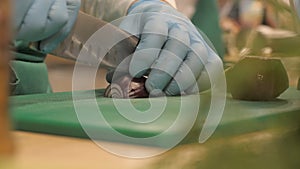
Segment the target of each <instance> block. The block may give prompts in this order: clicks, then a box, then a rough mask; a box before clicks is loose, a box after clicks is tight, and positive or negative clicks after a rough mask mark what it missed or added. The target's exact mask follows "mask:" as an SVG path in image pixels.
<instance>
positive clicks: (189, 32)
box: [120, 0, 223, 95]
mask: <svg viewBox="0 0 300 169" xmlns="http://www.w3.org/2000/svg"><path fill="white" fill-rule="evenodd" d="M128 12H129V13H128V16H127V17H125V19H124V20H123V21H122V23H121V24H120V28H121V29H123V30H125V31H127V32H129V33H131V34H133V35H136V36H138V37H139V38H140V41H139V44H138V46H137V49H136V51H135V53H134V54H133V56H132V58H131V61H130V64H129V73H130V75H131V76H133V77H141V76H143V75H148V79H147V81H146V88H147V90H148V92H149V93H151V94H152V95H161V94H162V93H164V94H166V95H179V94H181V93H191V92H195V91H194V89H195V86H196V84H197V81H198V86H199V87H200V89H199V90H205V89H208V88H209V87H210V80H209V79H210V78H209V77H210V76H215V75H218V74H220V72H221V71H222V70H223V67H222V61H221V59H220V58H219V57H218V55H217V54H216V52H215V51H214V49H213V47H212V45H211V43H210V42H208V41H207V38H206V37H204V36H205V35H204V36H203V34H201V33H200V32H199V31H198V30H197V28H196V27H195V26H194V25H193V24H192V22H191V21H190V20H189V19H188V18H187V17H185V16H184V15H183V14H181V13H179V12H178V11H177V10H176V9H175V8H173V7H172V6H170V5H168V4H166V3H164V2H161V1H159V0H140V1H137V2H136V3H134V4H133V5H132V6H131V8H129V11H128ZM207 72H212V73H211V74H210V75H208V73H207Z"/></svg>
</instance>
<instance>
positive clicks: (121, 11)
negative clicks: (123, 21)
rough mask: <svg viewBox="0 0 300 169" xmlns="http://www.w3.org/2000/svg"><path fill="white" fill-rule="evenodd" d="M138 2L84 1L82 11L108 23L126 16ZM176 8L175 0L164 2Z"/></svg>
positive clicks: (115, 0)
mask: <svg viewBox="0 0 300 169" xmlns="http://www.w3.org/2000/svg"><path fill="white" fill-rule="evenodd" d="M136 1H137V0H82V6H81V10H82V11H83V12H85V13H87V14H89V15H93V16H95V17H97V18H100V19H103V20H105V21H107V22H110V21H113V20H115V19H118V18H120V17H123V16H126V15H127V11H128V9H129V8H130V6H131V5H132V4H134V3H135V2H136ZM163 1H165V2H167V3H169V4H170V5H171V6H173V7H175V8H176V2H175V0H163Z"/></svg>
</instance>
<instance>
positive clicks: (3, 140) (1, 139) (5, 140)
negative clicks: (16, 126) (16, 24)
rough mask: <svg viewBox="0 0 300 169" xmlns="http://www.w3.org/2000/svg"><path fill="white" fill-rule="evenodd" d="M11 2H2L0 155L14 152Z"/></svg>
mask: <svg viewBox="0 0 300 169" xmlns="http://www.w3.org/2000/svg"><path fill="white" fill-rule="evenodd" d="M9 2H10V0H1V1H0V37H1V38H0V155H8V154H10V153H11V152H12V141H11V140H10V136H9V133H8V129H9V123H8V114H7V105H8V100H7V98H8V97H7V96H8V60H9V52H8V44H9V40H10V36H9V32H10V28H9V24H10V23H9V20H10V19H9V18H10V11H9V9H10V7H9Z"/></svg>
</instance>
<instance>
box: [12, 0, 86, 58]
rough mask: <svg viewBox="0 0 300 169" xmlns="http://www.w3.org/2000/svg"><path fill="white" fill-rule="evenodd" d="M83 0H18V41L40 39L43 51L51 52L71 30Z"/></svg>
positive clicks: (16, 27) (14, 24)
mask: <svg viewBox="0 0 300 169" xmlns="http://www.w3.org/2000/svg"><path fill="white" fill-rule="evenodd" d="M80 3H81V1H80V0H14V8H15V9H14V17H13V26H14V31H15V37H14V38H15V40H17V41H23V42H25V43H29V42H38V44H39V46H38V48H39V50H41V51H42V52H44V53H49V52H51V51H52V50H53V49H55V47H57V45H58V44H59V43H60V42H61V41H62V40H64V38H65V37H66V36H67V35H68V34H69V32H70V31H71V29H72V27H73V25H74V23H75V21H76V18H77V14H78V11H79V8H80Z"/></svg>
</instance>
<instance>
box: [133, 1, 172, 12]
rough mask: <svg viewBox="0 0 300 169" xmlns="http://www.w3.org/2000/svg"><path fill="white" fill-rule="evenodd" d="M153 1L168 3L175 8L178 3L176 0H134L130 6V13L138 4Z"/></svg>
mask: <svg viewBox="0 0 300 169" xmlns="http://www.w3.org/2000/svg"><path fill="white" fill-rule="evenodd" d="M147 1H148V2H151V1H154V2H155V1H156V2H162V3H166V4H168V5H170V6H172V7H173V8H175V9H177V5H176V2H175V0H134V1H133V2H132V3H131V5H130V6H129V8H128V13H129V12H130V11H131V10H132V9H133V8H135V7H136V6H138V5H140V4H142V3H143V2H147Z"/></svg>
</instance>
